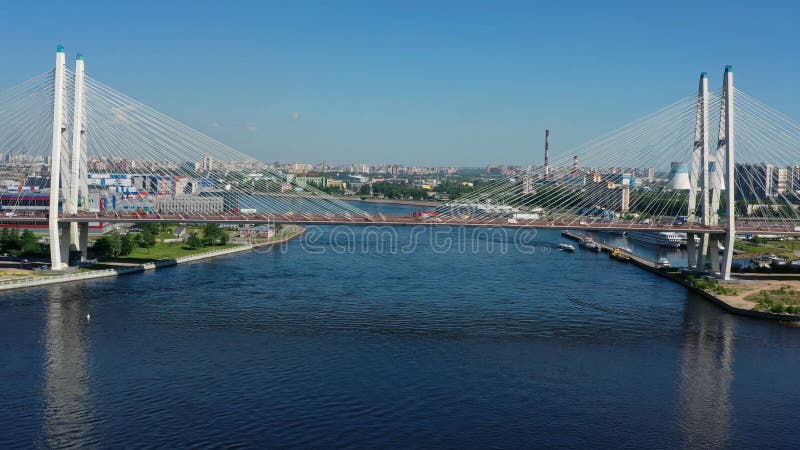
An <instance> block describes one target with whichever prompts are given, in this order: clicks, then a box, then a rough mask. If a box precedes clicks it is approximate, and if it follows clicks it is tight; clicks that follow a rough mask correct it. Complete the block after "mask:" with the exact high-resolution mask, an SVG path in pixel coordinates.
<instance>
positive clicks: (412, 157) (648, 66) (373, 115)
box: [0, 2, 800, 167]
mask: <svg viewBox="0 0 800 450" xmlns="http://www.w3.org/2000/svg"><path fill="white" fill-rule="evenodd" d="M186 6H187V5H185V4H174V5H167V6H165V5H157V4H149V5H147V4H145V5H138V4H137V5H136V6H135V7H132V6H131V7H128V6H124V5H113V6H111V7H109V6H108V5H104V6H103V7H102V8H101V7H97V6H92V4H91V3H87V4H85V5H84V7H82V8H75V9H65V10H64V11H59V14H57V15H55V16H50V15H49V14H48V11H49V10H50V9H51V8H47V7H42V6H41V5H36V7H35V8H33V7H31V6H26V5H22V4H5V5H3V6H0V13H2V14H0V17H2V19H0V24H1V25H2V30H3V31H0V35H2V36H4V39H3V41H4V42H19V43H20V44H19V45H15V47H14V49H13V50H14V52H13V53H14V55H15V56H14V58H13V64H9V65H8V66H7V69H6V70H4V71H3V73H2V74H0V86H3V87H8V86H12V85H14V84H16V83H18V82H20V81H22V80H24V79H26V78H28V77H29V76H31V74H35V73H39V72H40V71H41V70H42V69H44V68H45V66H44V65H42V64H41V58H40V54H42V53H44V52H49V51H51V49H52V46H53V45H54V42H55V43H63V44H64V45H65V46H67V50H68V52H69V53H70V55H72V54H74V52H77V51H80V52H83V53H85V54H86V55H87V65H88V68H89V73H90V74H91V76H92V77H94V78H96V79H99V80H102V81H103V82H105V83H107V84H109V85H111V86H114V87H116V88H119V89H120V90H123V91H125V92H128V93H129V94H130V95H131V96H132V97H134V98H136V99H139V100H141V101H142V102H144V103H145V104H148V105H150V106H152V107H154V108H156V109H159V110H162V111H164V112H165V113H167V114H168V115H171V116H173V117H176V118H178V119H179V120H181V121H182V122H185V123H187V124H189V125H190V126H193V127H195V128H197V129H198V130H200V131H202V132H205V133H208V134H210V135H211V136H213V137H215V138H217V139H220V140H221V141H223V142H225V143H228V144H230V145H232V146H234V147H235V148H237V149H240V150H241V151H243V152H245V153H247V154H249V155H251V156H253V157H255V158H257V159H260V160H265V161H276V160H300V161H303V160H306V161H323V160H326V159H331V158H330V155H336V156H337V160H340V161H365V162H367V161H368V162H373V163H374V162H379V161H393V162H396V163H399V164H406V165H408V164H420V165H450V164H453V163H454V162H455V161H460V162H461V165H463V166H466V167H480V166H483V165H486V164H496V163H505V164H518V165H527V164H530V163H532V162H538V161H540V158H541V157H540V155H541V150H540V149H541V137H540V134H541V131H542V130H544V129H545V128H550V129H551V130H553V139H552V141H553V142H552V151H553V155H554V157H555V156H558V155H563V153H564V152H568V151H569V149H570V148H573V147H575V146H577V145H579V144H581V143H582V142H585V141H587V140H589V139H591V138H593V137H595V136H597V135H599V134H602V133H604V132H605V131H607V130H609V129H613V128H615V127H618V126H620V125H622V124H625V123H628V122H629V121H630V120H632V119H634V118H636V117H640V116H641V115H642V114H645V113H648V112H650V111H653V110H656V109H658V108H660V107H662V106H664V105H667V104H670V103H671V102H673V101H674V100H675V99H676V98H679V97H680V96H681V95H684V94H689V93H691V90H692V89H691V88H692V85H693V79H694V77H696V75H697V74H698V73H699V72H700V71H703V70H707V71H710V72H711V73H712V84H717V82H718V79H717V78H715V77H713V75H715V73H716V71H717V69H718V68H719V67H721V66H723V65H724V64H728V63H732V64H735V65H736V66H737V67H738V68H739V69H740V73H741V74H742V76H741V77H740V78H739V82H740V85H741V86H743V87H744V89H746V90H748V91H751V92H754V93H755V94H756V95H758V96H759V97H760V98H762V99H763V100H764V101H765V102H767V103H769V104H772V105H775V106H776V108H778V109H779V110H781V111H784V112H786V113H787V114H788V115H790V116H793V117H798V116H800V105H798V104H797V102H795V101H794V100H793V98H796V95H794V94H795V93H796V92H797V89H798V88H797V87H796V86H794V84H793V83H792V82H791V80H790V79H789V77H769V76H768V74H769V73H793V70H794V69H795V68H796V63H795V62H793V61H791V60H788V59H786V58H775V57H773V56H772V55H774V54H779V53H781V52H771V53H770V52H760V51H759V49H760V48H762V47H777V48H785V47H786V46H787V45H788V43H789V42H794V41H796V38H797V37H798V36H797V31H795V29H794V27H792V26H789V22H790V20H791V17H792V14H791V12H794V11H795V6H794V5H792V4H790V3H788V2H787V3H779V2H778V3H771V4H770V6H769V7H768V6H762V5H759V6H758V7H753V6H749V5H746V4H731V3H725V7H724V8H722V7H721V4H719V3H715V2H711V3H706V4H702V5H695V4H689V3H680V4H672V5H670V6H668V7H666V6H662V9H661V10H659V14H658V15H654V14H652V10H651V8H650V7H649V6H647V5H639V4H629V5H625V4H621V3H619V4H612V5H596V6H595V5H583V6H582V7H581V8H580V9H579V10H578V11H573V10H571V9H574V8H570V10H568V9H566V8H567V7H565V6H557V5H534V4H526V3H513V2H509V3H504V4H503V5H502V7H501V8H494V7H493V8H488V6H486V5H481V4H477V3H470V4H465V5H461V6H460V7H459V8H453V7H450V6H446V5H427V7H425V8H415V7H414V5H408V6H399V5H369V4H366V3H358V2H347V3H342V4H338V5H336V6H335V7H333V6H331V5H324V4H313V3H312V4H310V5H309V6H306V7H303V8H301V7H297V6H285V5H281V6H279V5H278V4H274V3H273V4H268V5H257V4H250V5H245V4H237V5H234V6H228V5H226V6H224V7H223V6H219V5H215V4H211V3H201V4H197V5H195V4H194V3H193V4H192V6H193V7H192V8H188V7H186ZM687 8H691V9H692V11H694V12H693V14H686V11H687ZM697 8H700V9H697ZM778 13H780V14H778ZM487 14H488V16H487ZM115 17H125V20H120V19H115ZM697 17H709V18H710V17H714V18H715V19H714V20H708V21H706V23H698V20H697V19H696V18H697ZM759 18H762V19H764V20H757V19H759ZM767 19H769V20H767ZM140 22H146V23H147V24H148V33H147V35H142V33H140V32H139V29H138V28H136V25H135V24H137V23H140ZM767 22H769V23H770V24H769V25H761V24H762V23H765V24H766V23H767ZM781 22H786V26H781ZM22 23H24V24H25V26H24V27H22V26H20V25H18V24H22ZM443 23H447V24H448V27H447V28H446V30H445V29H444V28H442V27H441V24H443ZM668 23H669V24H670V30H673V31H672V32H671V33H670V34H666V35H653V34H651V33H650V29H651V28H657V27H659V26H664V25H665V24H668ZM76 24H77V25H76ZM80 24H85V26H80ZM744 26H747V27H748V30H750V33H749V34H748V36H742V35H740V34H739V33H737V32H736V31H735V30H737V29H740V28H742V27H744ZM578 29H580V30H581V31H582V33H580V34H578V35H576V34H575V32H574V31H575V30H578ZM697 30H702V31H703V33H702V34H703V36H707V37H706V38H703V39H698V38H696V37H695V36H697ZM728 30H733V31H732V32H729V31H728ZM750 36H756V38H755V39H753V38H751V37H750ZM590 38H591V39H590ZM7 50H8V49H7ZM8 53H9V52H8V51H7V52H6V54H8ZM633 55H636V58H633V59H631V58H620V57H623V56H633ZM622 60H625V61H626V62H622ZM601 62H602V64H599V63H601ZM756 88H757V89H756ZM612 105H613V108H611V107H610V106H612Z"/></svg>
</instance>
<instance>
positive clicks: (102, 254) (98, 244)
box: [92, 236, 111, 258]
mask: <svg viewBox="0 0 800 450" xmlns="http://www.w3.org/2000/svg"><path fill="white" fill-rule="evenodd" d="M92 251H93V252H94V255H95V256H97V257H98V258H107V257H109V256H111V238H109V237H108V236H103V237H101V238H99V239H98V240H96V241H94V245H92Z"/></svg>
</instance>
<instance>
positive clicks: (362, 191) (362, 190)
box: [358, 184, 372, 196]
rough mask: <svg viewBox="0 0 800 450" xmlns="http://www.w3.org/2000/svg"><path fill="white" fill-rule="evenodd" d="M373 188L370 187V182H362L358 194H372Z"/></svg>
mask: <svg viewBox="0 0 800 450" xmlns="http://www.w3.org/2000/svg"><path fill="white" fill-rule="evenodd" d="M371 194H372V189H371V188H370V187H369V185H368V184H362V185H361V187H360V188H359V189H358V195H364V196H367V195H371Z"/></svg>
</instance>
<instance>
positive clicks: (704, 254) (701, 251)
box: [686, 233, 709, 272]
mask: <svg viewBox="0 0 800 450" xmlns="http://www.w3.org/2000/svg"><path fill="white" fill-rule="evenodd" d="M708 240H709V236H708V233H703V234H701V235H700V244H699V245H698V246H697V270H699V271H701V272H702V271H704V270H705V268H706V264H707V263H708V251H709V250H708ZM692 244H694V243H692ZM686 245H689V243H688V242H687V243H686Z"/></svg>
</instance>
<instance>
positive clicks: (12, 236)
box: [0, 228, 22, 251]
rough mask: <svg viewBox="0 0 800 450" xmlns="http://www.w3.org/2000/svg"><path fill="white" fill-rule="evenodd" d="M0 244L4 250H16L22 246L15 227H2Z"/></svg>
mask: <svg viewBox="0 0 800 450" xmlns="http://www.w3.org/2000/svg"><path fill="white" fill-rule="evenodd" d="M0 241H1V242H0V245H2V246H3V248H4V249H5V250H7V251H8V250H18V249H20V248H21V247H22V242H21V239H20V236H19V232H18V231H17V229H16V228H12V229H10V230H9V229H7V228H3V232H2V234H1V235H0Z"/></svg>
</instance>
